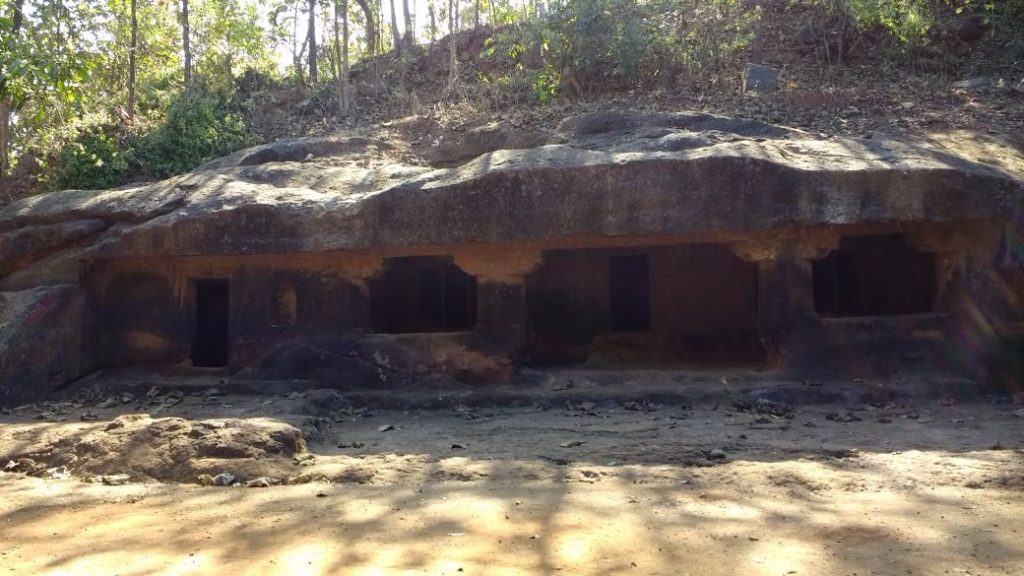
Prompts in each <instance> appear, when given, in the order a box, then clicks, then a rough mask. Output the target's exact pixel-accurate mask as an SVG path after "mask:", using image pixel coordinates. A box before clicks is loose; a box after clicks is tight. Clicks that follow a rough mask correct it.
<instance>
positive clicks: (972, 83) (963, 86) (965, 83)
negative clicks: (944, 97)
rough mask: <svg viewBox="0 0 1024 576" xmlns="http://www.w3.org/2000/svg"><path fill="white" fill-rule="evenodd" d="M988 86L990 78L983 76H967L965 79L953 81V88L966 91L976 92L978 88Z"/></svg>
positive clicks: (990, 83) (990, 82) (981, 88)
mask: <svg viewBox="0 0 1024 576" xmlns="http://www.w3.org/2000/svg"><path fill="white" fill-rule="evenodd" d="M990 86H992V80H991V79H989V78H987V77H985V76H979V77H977V78H968V79H967V80H961V81H960V82H954V83H953V88H955V89H957V90H964V91H967V92H977V91H979V90H984V89H986V88H989V87H990Z"/></svg>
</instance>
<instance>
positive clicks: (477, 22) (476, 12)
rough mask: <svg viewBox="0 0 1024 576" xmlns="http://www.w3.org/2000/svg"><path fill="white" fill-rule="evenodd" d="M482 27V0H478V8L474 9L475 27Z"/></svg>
mask: <svg viewBox="0 0 1024 576" xmlns="http://www.w3.org/2000/svg"><path fill="white" fill-rule="evenodd" d="M479 27H480V0H476V8H475V9H474V11H473V29H476V28H479Z"/></svg>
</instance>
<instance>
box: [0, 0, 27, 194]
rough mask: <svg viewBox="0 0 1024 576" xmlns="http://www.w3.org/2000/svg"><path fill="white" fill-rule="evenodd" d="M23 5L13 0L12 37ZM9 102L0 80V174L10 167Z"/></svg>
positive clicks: (14, 35)
mask: <svg viewBox="0 0 1024 576" xmlns="http://www.w3.org/2000/svg"><path fill="white" fill-rule="evenodd" d="M24 5H25V0H14V14H12V16H11V37H12V38H16V37H17V36H18V32H20V31H21V22H22V19H23V18H24V13H23V12H22V7H23V6H24ZM11 104H12V103H11V95H10V94H7V86H6V81H5V80H0V176H4V175H5V174H7V171H8V170H9V169H10V167H11Z"/></svg>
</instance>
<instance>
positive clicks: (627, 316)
mask: <svg viewBox="0 0 1024 576" xmlns="http://www.w3.org/2000/svg"><path fill="white" fill-rule="evenodd" d="M608 287H609V290H608V295H609V299H610V304H611V329H612V331H613V332H633V331H636V330H649V329H650V328H651V278H650V271H649V269H648V264H647V256H645V255H642V254H641V255H628V256H613V257H612V258H611V259H610V260H609V262H608Z"/></svg>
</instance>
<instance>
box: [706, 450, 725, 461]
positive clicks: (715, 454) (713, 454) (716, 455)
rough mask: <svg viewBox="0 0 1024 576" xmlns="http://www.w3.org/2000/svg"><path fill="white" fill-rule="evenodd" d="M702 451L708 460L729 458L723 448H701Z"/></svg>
mask: <svg viewBox="0 0 1024 576" xmlns="http://www.w3.org/2000/svg"><path fill="white" fill-rule="evenodd" d="M701 453H702V454H704V458H706V459H708V460H725V459H726V458H727V456H726V454H725V452H723V451H721V450H701Z"/></svg>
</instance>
